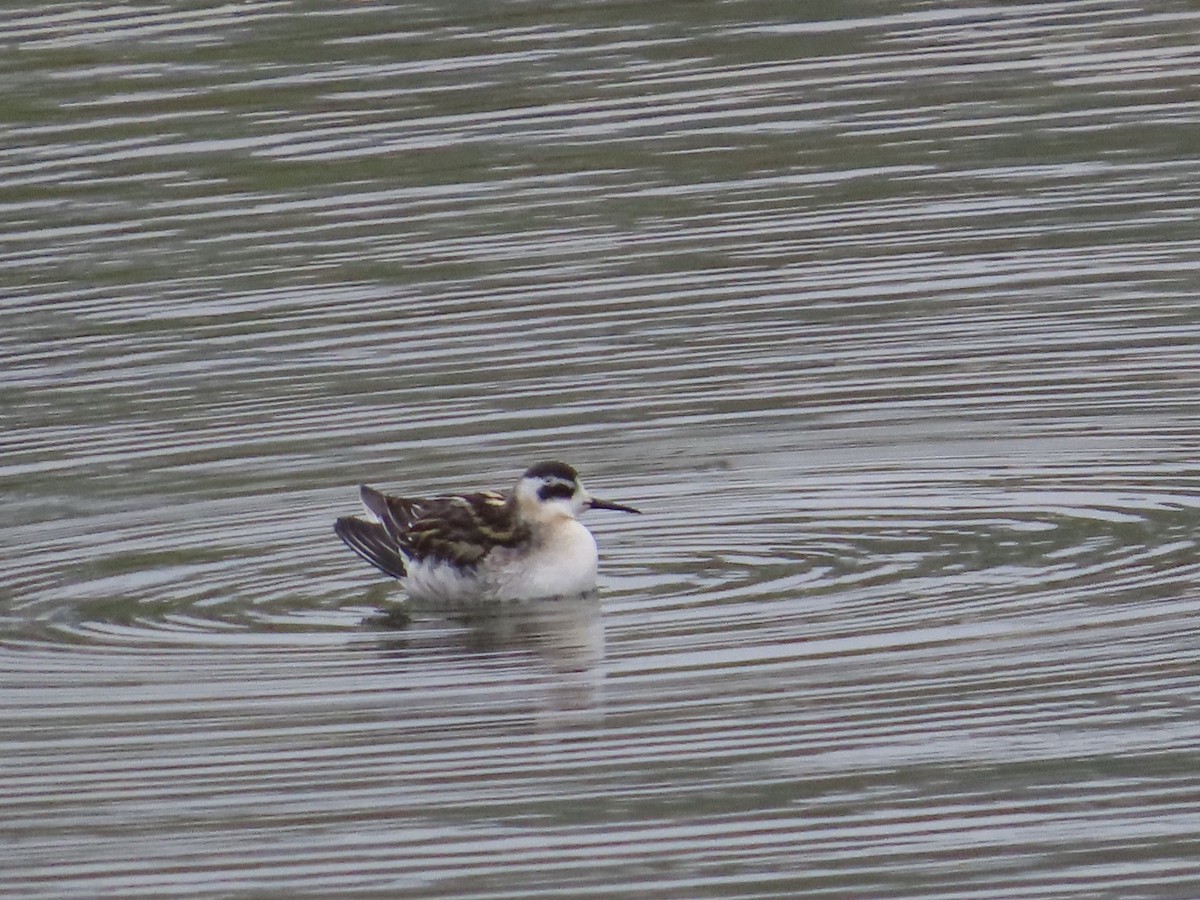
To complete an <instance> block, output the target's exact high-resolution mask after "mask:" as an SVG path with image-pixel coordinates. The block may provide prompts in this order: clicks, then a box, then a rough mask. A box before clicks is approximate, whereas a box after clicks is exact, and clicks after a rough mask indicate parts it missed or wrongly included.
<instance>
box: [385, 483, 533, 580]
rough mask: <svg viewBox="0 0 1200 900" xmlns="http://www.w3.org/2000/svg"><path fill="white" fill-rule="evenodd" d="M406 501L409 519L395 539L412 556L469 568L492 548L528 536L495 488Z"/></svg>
mask: <svg viewBox="0 0 1200 900" xmlns="http://www.w3.org/2000/svg"><path fill="white" fill-rule="evenodd" d="M388 499H389V500H394V499H399V498H388ZM406 502H407V503H408V504H409V508H410V509H411V510H412V518H411V519H410V520H409V522H408V527H407V528H406V529H405V531H404V532H403V533H402V534H400V535H398V536H397V541H398V543H399V544H400V546H401V547H402V548H403V549H404V552H405V553H407V554H408V555H409V556H411V557H412V558H413V559H425V558H427V557H434V558H437V559H445V560H448V561H450V562H452V563H454V564H455V565H458V566H464V567H468V568H469V567H471V566H474V565H476V564H477V563H478V562H479V561H480V560H482V559H483V558H484V557H485V556H487V555H488V554H489V553H490V552H491V551H492V549H493V548H495V547H497V546H500V547H512V546H515V545H517V544H519V543H521V542H522V541H523V540H526V539H527V538H528V537H529V530H528V529H527V528H526V527H524V526H522V525H520V524H519V523H518V522H517V519H516V516H515V515H514V514H513V507H512V504H511V503H510V502H509V500H508V497H507V496H506V495H505V494H503V493H501V492H499V491H483V492H481V493H478V494H461V495H457V496H453V497H435V498H434V499H432V500H415V501H406Z"/></svg>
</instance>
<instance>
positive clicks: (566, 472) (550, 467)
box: [525, 460, 579, 481]
mask: <svg viewBox="0 0 1200 900" xmlns="http://www.w3.org/2000/svg"><path fill="white" fill-rule="evenodd" d="M525 477H526V478H561V479H562V480H563V481H578V480H579V473H578V472H576V471H575V470H574V469H573V468H571V467H570V466H568V465H567V464H566V463H564V462H555V461H554V460H548V461H547V462H540V463H538V464H537V465H534V466H530V467H529V468H528V469H526V470H525Z"/></svg>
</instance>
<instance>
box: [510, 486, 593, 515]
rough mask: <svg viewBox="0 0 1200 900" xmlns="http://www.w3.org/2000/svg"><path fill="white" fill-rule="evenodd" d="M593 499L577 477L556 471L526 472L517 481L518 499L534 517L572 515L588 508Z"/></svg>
mask: <svg viewBox="0 0 1200 900" xmlns="http://www.w3.org/2000/svg"><path fill="white" fill-rule="evenodd" d="M591 499H592V498H591V496H589V494H588V492H587V491H585V490H584V489H583V485H581V484H580V483H579V482H578V481H567V480H565V479H562V478H558V477H556V476H553V475H543V476H539V477H537V478H530V477H528V476H526V477H525V478H522V479H521V480H520V481H519V482H518V483H517V502H518V503H519V504H520V506H521V512H522V513H523V514H524V515H526V516H528V517H529V518H531V519H541V520H543V521H547V520H553V519H561V518H569V519H573V518H575V517H576V516H578V515H579V514H580V513H581V512H583V511H584V510H585V509H587V507H588V504H589V503H590V502H591Z"/></svg>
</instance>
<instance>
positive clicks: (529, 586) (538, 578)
mask: <svg viewBox="0 0 1200 900" xmlns="http://www.w3.org/2000/svg"><path fill="white" fill-rule="evenodd" d="M359 495H360V497H361V499H362V504H363V507H364V508H365V509H366V511H367V514H368V516H367V517H365V518H364V517H359V516H345V517H342V518H339V519H338V520H337V521H336V522H335V523H334V531H335V532H336V533H337V535H338V537H340V538H341V539H342V540H343V541H344V542H345V543H346V545H347V546H348V547H349V548H350V549H351V550H353V551H354V552H355V553H357V554H358V555H359V556H360V557H362V558H363V559H364V560H366V561H367V562H369V563H370V564H371V565H373V566H375V568H377V569H379V570H380V571H381V572H383V573H384V574H385V575H389V576H391V577H392V578H396V579H399V580H400V582H401V583H402V585H403V586H404V589H405V591H406V593H407V594H408V596H409V598H410V599H411V600H414V601H449V602H454V601H462V600H470V599H494V600H534V599H540V598H546V597H565V596H577V595H581V594H587V593H590V592H591V591H593V590H594V589H595V587H596V568H597V553H596V539H595V538H594V537H592V533H591V532H590V531H589V530H588V529H587V527H586V526H584V525H583V523H582V522H580V521H579V519H578V518H577V517H578V516H579V514H580V513H582V512H583V511H584V510H588V509H610V510H616V511H618V512H627V513H637V514H640V513H641V510H638V509H634V508H633V507H632V506H626V505H625V504H623V503H614V502H612V501H610V500H600V499H598V498H596V497H593V496H592V495H591V494H590V493H588V492H587V490H585V489H584V487H583V485H582V484H581V483H580V481H579V473H578V472H576V471H575V469H574V468H572V467H571V466H569V465H567V464H566V463H563V462H558V461H554V460H551V461H547V462H540V463H537V464H536V465H533V466H531V467H529V468H528V469H527V470H526V471H525V473H524V474H523V475H522V476H521V477H520V478H519V479H518V480H517V483H516V485H515V486H514V487H513V489H512V490H510V491H494V490H493V491H480V492H478V493H469V494H451V495H448V496H440V497H431V498H428V499H417V498H411V497H396V496H391V495H389V494H385V493H383V492H382V491H378V490H376V489H375V488H372V487H368V486H367V485H365V484H364V485H361V486H360V487H359Z"/></svg>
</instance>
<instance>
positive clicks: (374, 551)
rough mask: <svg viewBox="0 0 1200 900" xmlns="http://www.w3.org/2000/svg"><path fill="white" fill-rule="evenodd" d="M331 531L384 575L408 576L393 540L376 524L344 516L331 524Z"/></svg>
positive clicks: (402, 558) (384, 529)
mask: <svg viewBox="0 0 1200 900" xmlns="http://www.w3.org/2000/svg"><path fill="white" fill-rule="evenodd" d="M333 530H334V531H335V532H337V536H338V537H340V538H341V539H342V540H343V541H345V542H346V546H347V547H349V548H350V549H351V550H353V551H354V552H355V553H357V554H358V555H359V556H361V557H362V558H363V559H365V560H366V561H367V562H369V563H370V564H371V565H373V566H374V567H375V568H377V569H378V570H379V571H380V572H383V573H384V574H385V575H390V576H391V577H392V578H403V577H404V576H405V575H407V574H408V573H407V571H406V570H405V568H404V557H402V556H401V555H400V550H399V549H398V548H397V546H396V542H395V540H393V539H392V536H391V535H390V534H388V532H387V529H386V528H384V527H383V526H382V525H380V524H379V523H378V522H368V521H367V520H366V519H359V518H357V517H355V516H346V517H344V518H341V519H338V520H337V521H336V522H335V523H334V524H333Z"/></svg>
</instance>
